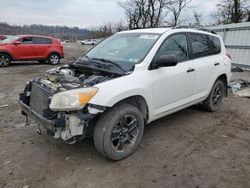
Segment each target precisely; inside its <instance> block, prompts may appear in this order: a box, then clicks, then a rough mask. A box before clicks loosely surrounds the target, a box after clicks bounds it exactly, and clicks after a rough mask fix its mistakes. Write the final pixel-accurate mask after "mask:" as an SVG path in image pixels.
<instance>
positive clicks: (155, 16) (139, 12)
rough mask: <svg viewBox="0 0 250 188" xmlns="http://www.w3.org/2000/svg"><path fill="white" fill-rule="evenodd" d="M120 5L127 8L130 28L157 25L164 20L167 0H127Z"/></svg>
mask: <svg viewBox="0 0 250 188" xmlns="http://www.w3.org/2000/svg"><path fill="white" fill-rule="evenodd" d="M118 5H119V6H120V7H122V8H123V9H124V10H125V13H126V17H127V21H128V25H129V28H130V29H133V28H145V27H156V26H158V25H160V24H161V22H162V12H163V9H164V8H165V5H166V0H126V1H119V2H118Z"/></svg>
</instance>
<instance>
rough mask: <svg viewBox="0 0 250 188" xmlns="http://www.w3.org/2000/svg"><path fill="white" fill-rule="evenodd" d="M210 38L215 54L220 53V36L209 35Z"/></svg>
mask: <svg viewBox="0 0 250 188" xmlns="http://www.w3.org/2000/svg"><path fill="white" fill-rule="evenodd" d="M209 40H210V43H211V47H212V53H213V54H219V53H220V52H221V41H220V38H219V37H215V36H211V35H210V36H209Z"/></svg>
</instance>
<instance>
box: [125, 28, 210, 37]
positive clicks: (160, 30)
mask: <svg viewBox="0 0 250 188" xmlns="http://www.w3.org/2000/svg"><path fill="white" fill-rule="evenodd" d="M173 30H176V31H183V32H199V33H206V34H211V35H213V34H215V33H212V31H209V30H207V31H206V30H205V28H191V27H183V28H181V27H180V28H178V27H177V28H171V27H159V28H146V29H134V30H129V31H123V32H121V33H152V34H153V33H154V34H163V33H166V32H168V31H173Z"/></svg>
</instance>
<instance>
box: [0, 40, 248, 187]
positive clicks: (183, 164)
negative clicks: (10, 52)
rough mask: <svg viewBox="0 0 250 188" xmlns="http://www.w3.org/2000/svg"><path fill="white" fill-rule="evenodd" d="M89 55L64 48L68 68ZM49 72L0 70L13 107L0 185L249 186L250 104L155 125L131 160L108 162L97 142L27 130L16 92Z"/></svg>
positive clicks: (4, 113) (4, 96)
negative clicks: (70, 141)
mask: <svg viewBox="0 0 250 188" xmlns="http://www.w3.org/2000/svg"><path fill="white" fill-rule="evenodd" d="M84 51H86V48H85V47H83V46H80V45H76V44H66V45H65V59H64V60H63V63H66V62H69V61H71V60H74V59H75V58H76V57H78V56H79V55H80V54H82V53H83V52H84ZM52 67H53V66H51V65H47V64H38V63H36V62H30V63H28V62H25V63H16V64H14V65H12V66H10V67H8V68H2V69H0V89H1V90H0V106H1V105H4V104H8V107H6V108H1V109H0V144H1V145H0V188H2V187H4V188H19V187H20V188H23V187H25V186H26V188H27V187H29V188H33V187H53V188H57V187H58V188H59V187H60V188H64V187H65V188H66V187H79V188H82V187H93V188H96V187H124V188H125V187H143V188H147V187H150V188H151V187H171V188H172V187H185V188H189V187H191V188H196V187H197V188H198V187H199V188H203V187H204V188H223V187H225V188H230V187H242V188H248V187H250V100H249V99H247V98H238V97H237V98H236V97H232V96H230V97H228V98H226V99H225V100H224V103H223V108H222V109H221V111H220V112H218V113H208V112H204V111H202V110H201V109H199V108H198V107H192V108H188V109H185V110H182V111H180V112H177V113H175V114H173V115H170V116H168V117H165V118H162V119H160V120H158V121H155V122H153V123H151V124H150V125H148V126H147V127H146V129H145V133H144V137H143V139H142V142H141V144H140V146H139V148H138V149H137V151H136V152H135V154H134V155H132V156H131V157H129V158H128V159H125V160H123V161H119V162H111V161H109V160H106V159H104V158H103V157H102V156H100V155H99V154H98V153H97V151H96V150H95V148H94V145H93V141H92V139H88V140H84V141H82V142H79V143H77V144H75V145H67V144H66V143H64V142H63V141H61V140H55V139H53V138H51V137H50V136H48V135H46V134H43V135H41V136H39V135H38V134H37V133H36V124H35V123H34V122H32V123H31V125H30V126H25V124H24V120H25V119H24V117H23V116H22V115H21V114H20V108H19V105H18V94H19V93H20V92H21V91H22V90H23V88H24V85H25V83H26V82H27V81H28V80H30V79H32V78H34V77H36V76H39V75H42V74H44V72H45V71H46V70H47V69H50V68H52ZM238 76H239V77H240V75H239V74H237V77H238ZM245 76H246V77H248V78H250V73H249V72H248V73H244V77H245Z"/></svg>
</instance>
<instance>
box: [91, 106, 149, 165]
mask: <svg viewBox="0 0 250 188" xmlns="http://www.w3.org/2000/svg"><path fill="white" fill-rule="evenodd" d="M143 131H144V120H143V117H142V114H141V112H140V111H139V110H138V109H137V108H136V107H134V106H132V105H128V104H120V105H117V106H115V107H113V108H112V109H110V110H109V111H107V112H105V113H104V114H103V115H102V116H101V117H100V118H99V120H98V122H97V124H96V126H95V130H94V144H95V147H96V149H97V150H98V151H99V152H100V153H101V154H102V155H103V156H105V157H107V158H109V159H111V160H122V159H124V158H126V157H128V156H130V155H131V154H132V153H133V152H134V151H135V150H136V148H137V147H138V145H139V143H140V141H141V138H142V135H143Z"/></svg>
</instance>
